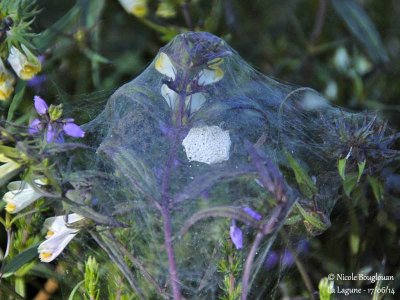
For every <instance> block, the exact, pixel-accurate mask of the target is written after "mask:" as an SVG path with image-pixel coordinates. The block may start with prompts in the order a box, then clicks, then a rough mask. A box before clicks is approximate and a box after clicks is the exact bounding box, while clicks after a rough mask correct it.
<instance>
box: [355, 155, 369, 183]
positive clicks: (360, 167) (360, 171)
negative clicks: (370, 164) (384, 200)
mask: <svg viewBox="0 0 400 300" xmlns="http://www.w3.org/2000/svg"><path fill="white" fill-rule="evenodd" d="M366 163H367V161H366V160H364V161H363V162H359V163H358V177H357V182H360V179H361V176H362V174H363V173H364V169H365V164H366Z"/></svg>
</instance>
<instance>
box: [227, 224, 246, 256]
mask: <svg viewBox="0 0 400 300" xmlns="http://www.w3.org/2000/svg"><path fill="white" fill-rule="evenodd" d="M229 234H230V236H231V240H232V242H233V244H234V245H235V247H236V249H238V250H239V249H242V248H243V232H242V231H241V230H240V228H239V227H236V225H235V224H232V225H231V228H230V230H229Z"/></svg>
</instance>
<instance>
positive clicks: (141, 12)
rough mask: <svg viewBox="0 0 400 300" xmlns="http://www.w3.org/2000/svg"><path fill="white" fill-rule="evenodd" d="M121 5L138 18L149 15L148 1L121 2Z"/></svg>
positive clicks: (131, 0)
mask: <svg viewBox="0 0 400 300" xmlns="http://www.w3.org/2000/svg"><path fill="white" fill-rule="evenodd" d="M119 3H121V5H122V7H123V8H124V9H125V10H126V12H127V13H128V14H132V15H134V16H136V17H138V18H143V17H145V16H146V15H147V0H119Z"/></svg>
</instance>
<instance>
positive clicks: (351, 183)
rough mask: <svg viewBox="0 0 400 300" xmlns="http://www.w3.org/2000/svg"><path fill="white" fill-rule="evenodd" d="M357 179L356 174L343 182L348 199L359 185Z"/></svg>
mask: <svg viewBox="0 0 400 300" xmlns="http://www.w3.org/2000/svg"><path fill="white" fill-rule="evenodd" d="M357 177H358V176H357V175H356V174H350V175H349V176H347V177H346V179H345V180H344V181H343V189H344V192H345V194H346V195H347V196H348V197H350V194H351V192H352V191H353V190H354V188H355V187H356V185H357Z"/></svg>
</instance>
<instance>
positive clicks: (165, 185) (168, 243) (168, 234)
mask: <svg viewBox="0 0 400 300" xmlns="http://www.w3.org/2000/svg"><path fill="white" fill-rule="evenodd" d="M178 140H179V133H178V132H176V133H175V141H174V143H173V145H172V148H171V151H170V155H169V157H168V160H167V163H166V166H165V170H164V175H163V181H162V185H161V190H162V204H161V205H162V209H161V214H162V218H163V225H164V244H165V250H166V251H167V256H168V269H169V279H170V282H171V287H172V294H173V297H174V300H180V299H181V298H182V297H181V292H180V288H179V280H178V271H177V267H176V262H175V254H174V248H173V246H172V228H171V215H170V212H169V202H170V201H169V181H170V177H171V171H172V166H173V162H174V160H175V156H176V152H177V144H178Z"/></svg>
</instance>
